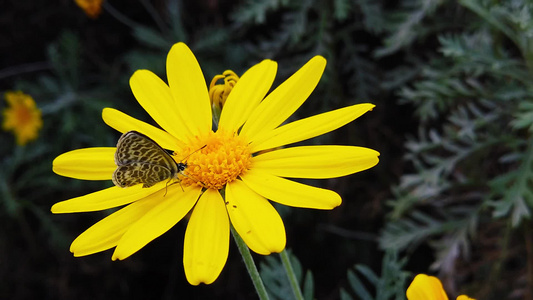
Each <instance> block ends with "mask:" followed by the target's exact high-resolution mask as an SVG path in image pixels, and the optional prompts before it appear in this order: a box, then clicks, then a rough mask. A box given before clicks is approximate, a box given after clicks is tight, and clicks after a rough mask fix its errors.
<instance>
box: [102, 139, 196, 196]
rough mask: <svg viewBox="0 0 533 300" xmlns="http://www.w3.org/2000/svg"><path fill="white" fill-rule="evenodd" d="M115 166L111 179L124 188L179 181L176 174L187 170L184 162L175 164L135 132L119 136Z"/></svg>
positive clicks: (150, 140) (153, 144)
mask: <svg viewBox="0 0 533 300" xmlns="http://www.w3.org/2000/svg"><path fill="white" fill-rule="evenodd" d="M115 163H116V165H117V169H116V170H115V172H114V173H113V177H112V180H113V183H114V184H115V185H116V186H119V187H123V188H125V187H129V186H134V185H137V184H141V183H142V184H143V187H144V188H148V187H151V186H153V185H154V184H156V183H158V182H161V181H164V180H169V181H170V180H172V179H179V178H178V174H183V173H182V172H183V171H184V170H185V169H186V168H187V164H186V163H181V162H180V163H177V162H176V161H175V160H174V159H172V157H171V156H170V154H168V153H167V151H165V149H163V148H161V146H159V145H158V144H157V143H156V142H155V141H153V140H152V139H151V138H149V137H147V136H146V135H144V134H142V133H139V132H137V131H128V132H125V133H124V134H123V135H122V136H121V137H120V139H119V140H118V143H117V151H116V152H115Z"/></svg>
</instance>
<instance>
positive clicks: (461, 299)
mask: <svg viewBox="0 0 533 300" xmlns="http://www.w3.org/2000/svg"><path fill="white" fill-rule="evenodd" d="M456 300H476V299H474V298H470V297H468V296H467V295H460V296H457V299H456Z"/></svg>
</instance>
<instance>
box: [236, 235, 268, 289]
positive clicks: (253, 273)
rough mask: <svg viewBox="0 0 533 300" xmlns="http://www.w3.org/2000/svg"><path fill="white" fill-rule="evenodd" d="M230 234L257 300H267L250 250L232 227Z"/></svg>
mask: <svg viewBox="0 0 533 300" xmlns="http://www.w3.org/2000/svg"><path fill="white" fill-rule="evenodd" d="M231 234H232V235H233V238H234V239H235V243H236V244H237V247H238V248H239V252H240V253H241V256H242V259H243V260H244V264H245V265H246V269H247V270H248V274H250V278H251V279H252V282H253V283H254V287H255V290H256V292H257V295H258V296H259V299H261V300H268V299H269V298H268V293H267V291H266V289H265V285H264V284H263V280H262V279H261V276H260V275H259V272H258V271H257V267H256V266H255V263H254V259H253V257H252V254H251V253H250V249H248V246H246V243H245V242H244V241H243V240H242V238H241V236H240V235H239V234H238V233H237V231H235V229H234V228H233V226H231Z"/></svg>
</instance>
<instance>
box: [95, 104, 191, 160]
mask: <svg viewBox="0 0 533 300" xmlns="http://www.w3.org/2000/svg"><path fill="white" fill-rule="evenodd" d="M102 119H104V122H105V123H106V124H107V125H109V127H111V128H114V129H116V130H118V131H119V132H122V133H124V132H128V131H130V130H135V131H138V132H140V133H142V134H144V135H146V136H149V137H150V138H151V139H153V140H154V141H156V142H157V143H158V144H159V146H161V147H162V148H164V149H170V150H175V149H177V148H183V142H181V141H180V140H178V139H177V138H175V137H173V136H172V135H170V134H169V133H168V132H166V131H164V130H161V129H159V128H157V127H154V126H152V125H150V124H148V123H145V122H143V121H139V120H137V119H135V118H132V117H130V116H128V115H127V114H125V113H123V112H121V111H119V110H116V109H113V108H107V107H106V108H104V110H103V111H102Z"/></svg>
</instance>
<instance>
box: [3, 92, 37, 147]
mask: <svg viewBox="0 0 533 300" xmlns="http://www.w3.org/2000/svg"><path fill="white" fill-rule="evenodd" d="M4 97H5V99H6V101H7V104H8V107H6V108H5V109H4V111H3V114H4V122H3V123H2V128H3V129H4V130H5V131H12V132H13V134H14V135H15V137H16V139H17V144H18V145H21V146H23V145H26V144H27V143H28V142H29V141H32V140H35V139H36V138H37V136H38V132H39V129H41V127H42V126H43V120H42V119H41V111H40V110H39V109H38V108H37V106H36V105H35V101H33V98H32V97H31V96H30V95H27V94H24V93H23V92H21V91H17V92H7V93H5V95H4Z"/></svg>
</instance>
